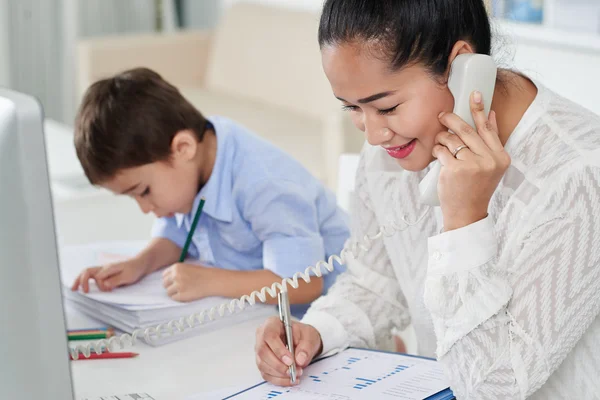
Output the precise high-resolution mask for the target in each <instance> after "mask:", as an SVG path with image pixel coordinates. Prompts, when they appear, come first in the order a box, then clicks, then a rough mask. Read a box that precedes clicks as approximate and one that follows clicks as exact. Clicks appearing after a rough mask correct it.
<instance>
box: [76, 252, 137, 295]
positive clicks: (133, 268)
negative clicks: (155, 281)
mask: <svg viewBox="0 0 600 400" xmlns="http://www.w3.org/2000/svg"><path fill="white" fill-rule="evenodd" d="M145 274H146V271H145V268H144V265H143V264H142V263H141V262H140V261H139V260H138V259H135V258H133V259H130V260H127V261H123V262H118V263H114V264H109V265H106V266H103V267H91V268H86V269H85V270H84V271H83V272H81V273H80V274H79V276H78V277H77V278H76V279H75V281H74V282H73V285H72V286H71V290H73V291H75V290H77V289H79V287H81V289H82V290H83V292H84V293H88V292H89V291H90V283H89V280H90V279H93V280H95V281H96V284H97V285H98V288H99V289H100V290H101V291H103V292H106V291H111V290H112V289H114V288H116V287H119V286H124V285H131V284H132V283H135V282H137V281H139V280H140V279H141V278H142V277H143V276H144V275H145Z"/></svg>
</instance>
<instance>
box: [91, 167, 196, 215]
mask: <svg viewBox="0 0 600 400" xmlns="http://www.w3.org/2000/svg"><path fill="white" fill-rule="evenodd" d="M173 164H174V163H169V162H164V161H159V162H154V163H151V164H146V165H142V166H140V167H134V168H128V169H125V170H123V171H122V172H121V173H119V174H118V175H117V176H115V177H114V178H113V179H111V180H110V181H107V182H105V183H103V184H102V186H103V187H105V188H106V189H108V190H110V191H112V192H113V193H115V194H124V195H128V196H130V197H132V198H134V199H135V200H136V201H137V203H138V205H139V206H140V209H141V210H142V212H143V213H145V214H147V213H149V212H151V213H154V214H155V215H156V216H157V217H159V218H160V217H172V216H173V215H174V214H175V213H184V214H187V213H188V212H189V211H190V209H191V208H192V204H193V201H194V198H195V196H196V194H197V191H198V185H197V182H198V179H197V177H195V176H194V175H192V174H191V172H192V171H186V170H185V169H184V168H181V167H178V166H177V165H173Z"/></svg>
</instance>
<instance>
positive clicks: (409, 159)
mask: <svg viewBox="0 0 600 400" xmlns="http://www.w3.org/2000/svg"><path fill="white" fill-rule="evenodd" d="M365 49H366V46H360V45H359V44H342V45H336V46H324V47H323V48H322V50H321V55H322V61H323V69H324V70H325V74H326V75H327V78H328V79H329V83H330V84H331V88H332V90H333V94H334V95H335V96H336V97H337V98H338V99H339V100H340V101H341V102H342V104H343V107H344V109H345V110H348V111H349V112H350V114H351V116H352V121H353V122H354V125H356V127H357V128H358V129H360V130H361V131H363V132H364V133H365V136H366V139H367V141H368V142H369V143H370V144H371V145H373V146H382V147H383V148H385V149H386V151H387V153H388V154H389V155H390V157H393V158H394V159H395V160H396V161H397V162H398V164H400V166H401V167H402V168H404V169H406V170H409V171H420V170H422V169H424V168H426V167H427V166H428V165H429V163H430V162H431V161H433V159H434V157H433V156H432V154H431V152H432V150H433V146H434V145H435V137H436V135H437V134H438V133H439V132H441V131H444V130H446V129H445V128H444V126H443V125H442V124H440V122H439V120H438V115H439V113H440V112H442V111H445V112H451V111H452V108H453V107H454V98H453V97H452V94H451V93H450V91H449V90H448V87H447V86H446V85H443V84H441V83H440V82H439V81H436V80H434V79H433V78H432V76H431V75H430V74H429V73H428V72H427V71H426V70H425V68H424V67H422V66H420V65H413V66H410V67H406V68H403V69H401V70H400V71H396V72H392V71H390V69H389V65H388V63H386V62H384V61H382V60H379V59H378V58H377V57H374V56H373V55H372V53H370V52H369V51H367V50H365Z"/></svg>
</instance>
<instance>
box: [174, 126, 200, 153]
mask: <svg viewBox="0 0 600 400" xmlns="http://www.w3.org/2000/svg"><path fill="white" fill-rule="evenodd" d="M198 145H199V143H198V139H196V135H195V134H194V132H192V131H191V130H189V129H186V130H182V131H179V132H177V133H176V134H175V136H173V140H172V141H171V157H172V158H173V159H175V160H181V161H189V160H193V159H194V157H196V153H197V152H198Z"/></svg>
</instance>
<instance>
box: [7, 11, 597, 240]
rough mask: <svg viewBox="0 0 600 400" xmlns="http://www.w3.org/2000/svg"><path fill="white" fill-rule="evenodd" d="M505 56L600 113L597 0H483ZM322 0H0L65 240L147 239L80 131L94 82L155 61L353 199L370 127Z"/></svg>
mask: <svg viewBox="0 0 600 400" xmlns="http://www.w3.org/2000/svg"><path fill="white" fill-rule="evenodd" d="M486 1H487V3H486V5H487V6H488V10H489V12H490V15H492V16H493V20H494V32H495V44H494V53H495V57H496V60H497V62H498V64H499V65H500V66H502V67H505V68H513V69H518V70H520V71H522V72H524V73H525V74H528V75H529V76H531V77H532V78H534V79H537V80H538V81H539V82H541V83H543V84H545V85H546V86H548V87H550V88H551V89H553V90H555V91H557V92H558V93H560V94H562V95H564V96H566V97H568V98H570V99H572V100H573V101H575V102H578V103H580V104H582V105H583V106H585V107H587V108H589V109H591V110H592V111H594V112H596V113H598V114H600V101H598V100H597V93H600V78H599V77H598V72H599V71H600V1H598V0H486ZM321 5H322V0H253V1H248V0H245V1H242V0H0V85H2V86H7V87H10V88H13V89H16V90H19V91H22V92H25V93H29V94H32V95H35V96H36V97H38V98H39V99H40V101H41V102H42V104H43V106H44V109H45V112H46V124H45V126H46V139H47V147H48V158H49V163H50V173H51V180H52V188H53V194H54V199H55V209H56V214H57V221H58V231H59V236H60V240H61V241H62V242H64V243H68V244H74V243H82V242H90V241H96V240H112V239H115V240H117V239H141V238H146V237H147V235H148V230H149V227H150V225H151V223H152V217H151V216H144V215H141V213H139V212H138V210H137V209H136V205H135V203H134V202H133V201H131V200H129V199H127V198H124V199H120V198H117V197H115V196H112V195H110V194H108V193H106V192H105V191H102V190H99V189H96V188H93V187H91V186H90V185H89V184H88V183H87V181H86V179H85V177H84V176H83V173H82V171H81V168H80V167H79V163H78V161H77V159H76V157H75V153H74V150H73V145H72V133H73V130H72V126H73V118H74V116H75V113H76V110H77V106H78V104H79V102H80V99H81V97H82V94H83V93H84V91H85V90H86V88H87V87H88V86H89V85H90V84H91V83H93V82H94V81H95V80H97V79H100V78H103V77H106V76H109V75H112V74H114V73H117V72H119V71H122V70H124V69H127V68H132V67H137V66H146V67H150V68H152V69H155V70H156V71H158V72H159V73H160V74H162V75H163V76H164V77H165V78H166V79H167V80H169V81H170V82H171V83H173V84H175V85H176V86H178V87H179V89H180V90H181V92H182V93H183V94H184V96H186V97H187V98H188V99H189V100H190V101H191V102H192V103H193V104H194V105H195V106H196V107H198V108H199V109H200V110H201V111H202V112H203V113H204V114H206V115H211V114H220V115H224V116H227V117H230V118H233V119H235V120H237V121H238V122H240V123H242V124H244V125H246V126H248V127H249V128H251V129H253V130H254V131H255V132H257V133H258V134H260V135H262V136H264V137H265V138H266V139H267V140H270V141H272V142H274V143H275V144H277V145H278V146H280V147H282V148H283V149H284V150H286V151H287V152H289V153H290V154H292V156H294V157H295V158H297V159H298V160H299V161H301V162H302V163H303V164H304V165H305V166H306V167H307V168H308V169H309V170H310V171H311V172H312V173H313V174H315V175H316V176H317V177H318V178H319V179H321V180H322V181H323V182H324V183H325V184H326V185H327V186H329V187H330V188H331V189H332V190H334V191H336V193H337V195H338V200H339V202H340V204H341V205H342V207H344V208H346V209H347V208H348V207H349V206H350V200H349V199H350V194H351V192H352V189H353V179H354V169H355V165H356V160H357V155H356V154H357V153H358V151H359V150H360V148H361V146H362V143H363V137H362V134H361V133H359V132H358V131H357V130H356V129H355V128H354V127H353V126H352V125H351V124H350V122H349V120H348V117H347V114H344V113H342V112H341V110H340V106H339V104H338V102H337V100H335V99H334V97H333V95H332V94H331V91H330V88H329V84H328V82H327V80H326V78H325V76H324V74H323V72H322V70H321V63H320V54H319V49H318V45H317V40H316V36H317V26H318V19H319V12H320V8H321Z"/></svg>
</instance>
